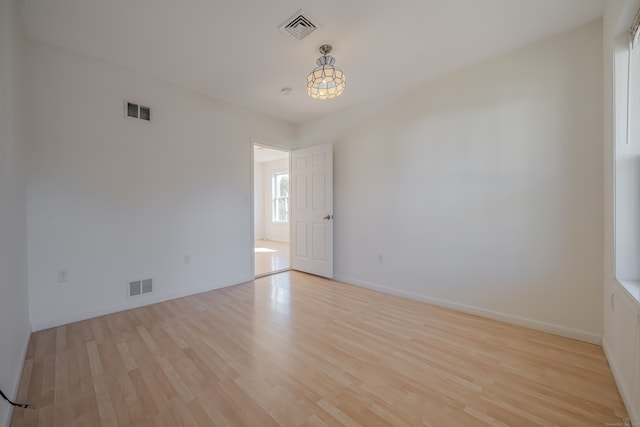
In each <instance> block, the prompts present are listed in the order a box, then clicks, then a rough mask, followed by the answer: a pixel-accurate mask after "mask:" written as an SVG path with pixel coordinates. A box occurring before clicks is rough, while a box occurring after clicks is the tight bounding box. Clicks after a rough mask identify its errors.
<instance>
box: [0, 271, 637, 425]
mask: <svg viewBox="0 0 640 427" xmlns="http://www.w3.org/2000/svg"><path fill="white" fill-rule="evenodd" d="M18 399H19V400H20V401H25V402H29V403H35V404H37V405H39V409H38V410H24V409H16V410H15V411H14V416H13V420H12V424H11V425H12V426H16V427H17V426H172V427H173V426H233V427H236V426H261V427H262V426H308V427H312V426H313V427H320V426H367V427H374V426H407V427H412V426H421V425H425V426H433V427H436V426H437V427H442V426H456V427H457V426H465V427H467V426H529V425H536V426H599V427H603V426H605V425H612V426H613V425H623V424H621V423H623V419H624V418H625V417H626V412H625V410H624V407H623V404H622V402H621V399H620V396H619V395H618V392H617V390H616V387H615V385H614V381H613V378H612V375H611V372H610V370H609V367H608V365H607V362H606V359H605V357H604V355H603V352H602V349H601V348H600V347H598V346H595V345H591V344H586V343H582V342H578V341H574V340H570V339H566V338H561V337H558V336H554V335H549V334H545V333H542V332H538V331H533V330H529V329H525V328H521V327H517V326H512V325H508V324H504V323H500V322H496V321H492V320H487V319H483V318H480V317H475V316H470V315H466V314H461V313H457V312H454V311H451V310H447V309H442V308H438V307H434V306H430V305H427V304H423V303H420V302H415V301H409V300H404V299H400V298H396V297H392V296H388V295H384V294H380V293H376V292H372V291H368V290H365V289H360V288H357V287H353V286H348V285H344V284H340V283H336V282H331V281H328V280H324V279H320V278H317V277H314V276H309V275H305V274H302V273H297V272H288V273H281V274H278V275H273V276H267V277H264V278H261V279H258V280H256V281H255V282H249V283H246V284H242V285H238V286H233V287H230V288H225V289H220V290H216V291H211V292H207V293H204V294H200V295H195V296H190V297H186V298H180V299H176V300H173V301H168V302H164V303H160V304H155V305H152V306H147V307H142V308H138V309H135V310H129V311H124V312H120V313H116V314H111V315H107V316H102V317H98V318H95V319H90V320H86V321H83V322H78V323H74V324H69V325H66V326H61V327H58V328H54V329H49V330H45V331H40V332H37V333H34V334H33V335H32V337H31V342H30V345H29V349H28V354H27V357H26V361H25V366H24V372H23V375H22V380H21V385H20V391H19V395H18Z"/></svg>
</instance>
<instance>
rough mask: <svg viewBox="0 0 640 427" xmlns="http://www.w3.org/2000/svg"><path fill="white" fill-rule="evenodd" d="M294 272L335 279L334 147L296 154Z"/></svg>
mask: <svg viewBox="0 0 640 427" xmlns="http://www.w3.org/2000/svg"><path fill="white" fill-rule="evenodd" d="M291 176H292V178H293V179H292V180H291V185H292V186H293V187H294V188H292V192H291V193H292V194H293V195H294V197H295V201H294V203H293V204H292V205H293V208H292V210H291V221H292V225H293V226H292V228H291V229H292V233H293V234H294V236H293V239H291V240H292V244H293V247H292V251H291V252H292V259H291V268H293V269H295V270H300V271H304V272H307V273H311V274H316V275H318V276H324V277H329V278H331V277H333V145H332V144H323V145H317V146H314V147H310V148H305V149H302V150H297V151H294V152H293V153H292V157H291Z"/></svg>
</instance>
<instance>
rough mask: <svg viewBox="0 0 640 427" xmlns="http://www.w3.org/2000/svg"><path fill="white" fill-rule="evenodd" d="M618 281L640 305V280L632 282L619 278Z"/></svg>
mask: <svg viewBox="0 0 640 427" xmlns="http://www.w3.org/2000/svg"><path fill="white" fill-rule="evenodd" d="M618 283H620V284H621V285H622V287H623V288H624V289H625V290H626V291H627V293H628V294H629V295H631V298H633V299H634V300H635V301H636V303H637V304H639V305H640V282H631V281H629V280H618Z"/></svg>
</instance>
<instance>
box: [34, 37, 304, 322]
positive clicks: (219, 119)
mask: <svg viewBox="0 0 640 427" xmlns="http://www.w3.org/2000/svg"><path fill="white" fill-rule="evenodd" d="M28 52H29V55H28V69H29V73H28V79H29V88H28V90H27V100H28V106H29V119H30V120H29V121H30V131H31V132H30V135H29V141H30V153H29V154H30V155H29V183H28V186H29V191H28V193H29V197H28V211H29V216H28V221H29V275H30V278H29V280H30V284H31V286H30V303H31V307H30V317H31V322H32V324H33V327H34V328H35V329H40V328H44V327H49V326H52V325H57V324H61V323H66V322H68V321H71V320H76V319H82V318H86V317H90V316H94V315H97V314H101V313H106V312H111V311H115V310H119V309H123V308H128V307H132V306H135V305H138V304H146V303H150V302H154V301H157V300H161V299H167V298H171V297H174V296H179V295H184V294H189V293H194V292H198V291H202V290H207V289H214V288H218V287H222V286H226V285H231V284H235V283H240V282H243V281H247V280H250V279H252V278H253V277H252V275H251V272H252V266H251V260H252V250H253V236H252V235H251V232H250V230H251V226H250V225H251V211H250V209H251V199H250V197H251V181H250V176H251V172H250V171H251V168H252V167H253V165H252V164H251V150H253V145H252V143H251V140H252V138H260V139H264V140H269V141H271V140H273V141H283V142H282V143H283V144H285V146H283V147H282V148H285V149H287V148H290V145H291V142H292V136H293V129H292V127H291V125H289V124H285V123H283V122H279V121H276V120H272V119H269V118H266V117H264V116H260V115H258V114H254V113H250V112H247V111H244V110H242V109H238V108H234V107H232V106H231V105H228V104H225V103H221V102H218V101H215V100H212V99H209V98H206V97H203V96H200V95H197V94H193V93H191V92H188V91H186V90H183V89H181V88H179V87H176V86H173V85H171V84H168V83H165V82H163V81H160V80H157V79H154V78H151V77H148V76H145V75H142V74H139V73H137V72H134V71H131V70H128V69H125V68H121V67H119V66H116V65H113V64H109V63H105V62H102V61H99V60H96V59H93V58H91V57H87V56H81V55H78V54H75V53H72V52H70V51H66V50H62V49H59V48H55V47H52V46H48V45H45V44H41V43H37V42H31V41H30V42H29V43H28ZM125 99H129V100H132V101H137V102H140V103H142V104H144V105H148V106H150V107H151V108H152V113H151V114H152V123H151V124H149V123H145V122H140V121H135V120H131V119H126V118H124V114H123V108H124V107H123V102H124V100H125ZM185 256H188V257H189V263H186V262H185ZM60 269H66V270H67V271H68V275H69V282H67V283H58V282H57V275H58V270H60ZM149 277H151V278H153V279H154V288H155V294H154V295H153V296H146V297H144V298H138V299H127V297H126V292H125V288H126V285H127V283H128V282H129V281H131V280H136V279H144V278H149Z"/></svg>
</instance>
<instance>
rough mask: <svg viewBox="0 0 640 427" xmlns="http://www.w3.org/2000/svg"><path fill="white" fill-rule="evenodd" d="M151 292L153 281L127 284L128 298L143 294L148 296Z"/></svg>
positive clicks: (138, 281)
mask: <svg viewBox="0 0 640 427" xmlns="http://www.w3.org/2000/svg"><path fill="white" fill-rule="evenodd" d="M152 292H153V280H152V279H144V280H134V281H133V282H129V296H130V297H135V296H139V295H144V294H150V293H152Z"/></svg>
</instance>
